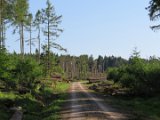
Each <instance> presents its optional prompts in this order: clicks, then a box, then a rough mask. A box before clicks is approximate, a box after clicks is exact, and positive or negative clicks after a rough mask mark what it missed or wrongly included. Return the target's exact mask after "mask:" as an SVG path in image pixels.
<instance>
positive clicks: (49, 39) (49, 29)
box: [48, 17, 50, 74]
mask: <svg viewBox="0 0 160 120" xmlns="http://www.w3.org/2000/svg"><path fill="white" fill-rule="evenodd" d="M49 32H50V21H49V17H48V73H49V74H50V33H49Z"/></svg>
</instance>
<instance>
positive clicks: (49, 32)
mask: <svg viewBox="0 0 160 120" xmlns="http://www.w3.org/2000/svg"><path fill="white" fill-rule="evenodd" d="M46 4H47V8H46V9H42V16H43V17H42V21H43V23H44V24H45V25H46V26H45V28H44V30H43V33H44V35H45V36H46V37H47V48H48V60H47V62H48V73H50V72H49V69H50V50H51V47H52V48H56V49H59V50H65V49H64V48H62V47H61V46H60V45H59V44H57V43H55V42H54V41H55V40H56V38H57V37H59V34H60V33H61V32H63V30H62V29H60V28H59V24H60V23H61V18H62V16H61V15H60V16H57V15H56V12H55V8H54V6H53V5H51V3H50V1H49V0H47V3H46Z"/></svg>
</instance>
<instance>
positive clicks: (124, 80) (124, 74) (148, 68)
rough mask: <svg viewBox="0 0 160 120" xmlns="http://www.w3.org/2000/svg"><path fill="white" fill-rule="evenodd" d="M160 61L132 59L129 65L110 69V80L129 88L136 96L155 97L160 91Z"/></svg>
mask: <svg viewBox="0 0 160 120" xmlns="http://www.w3.org/2000/svg"><path fill="white" fill-rule="evenodd" d="M159 76H160V61H159V60H157V61H145V60H143V59H141V58H139V57H133V58H130V62H129V64H128V65H125V66H121V67H119V68H110V69H109V70H108V78H109V79H113V80H114V82H119V83H120V84H121V85H122V86H123V87H125V88H129V89H130V92H131V93H133V94H136V95H154V94H156V93H159V91H160V88H159V86H160V77H159Z"/></svg>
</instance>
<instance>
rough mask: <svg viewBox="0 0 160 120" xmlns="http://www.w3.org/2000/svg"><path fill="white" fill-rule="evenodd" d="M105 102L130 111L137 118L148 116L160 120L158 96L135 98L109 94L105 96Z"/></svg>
mask: <svg viewBox="0 0 160 120" xmlns="http://www.w3.org/2000/svg"><path fill="white" fill-rule="evenodd" d="M106 102H107V103H110V104H111V105H113V106H115V107H117V108H123V109H125V110H129V111H131V112H132V113H133V114H134V115H135V116H136V117H137V118H139V120H141V119H144V118H150V119H151V120H160V97H153V98H138V97H137V98H136V97H134V98H133V97H130V98H129V97H120V96H119V97H118V96H111V97H108V98H106Z"/></svg>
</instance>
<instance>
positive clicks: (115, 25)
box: [7, 0, 160, 58]
mask: <svg viewBox="0 0 160 120" xmlns="http://www.w3.org/2000/svg"><path fill="white" fill-rule="evenodd" d="M29 1H30V11H32V12H33V13H35V12H36V11H37V10H38V9H41V8H44V7H45V6H46V5H45V3H46V0H38V1H37V0H29ZM50 1H51V2H52V3H53V4H54V6H55V8H56V12H57V14H58V15H63V19H62V24H61V27H62V28H63V29H64V32H63V33H62V34H61V36H60V37H59V38H58V39H57V42H58V43H59V44H61V45H62V46H63V47H65V48H67V49H68V53H67V54H71V55H80V54H88V55H91V54H92V55H93V56H95V57H97V56H98V55H102V56H104V55H107V56H109V55H114V56H122V57H124V58H128V57H129V56H130V55H131V53H132V50H133V49H134V47H137V48H138V50H139V51H140V52H141V56H142V57H144V58H148V57H149V56H153V55H156V56H160V31H159V32H153V31H152V30H151V29H150V26H151V25H153V24H155V23H154V22H151V21H150V20H149V17H148V11H147V10H145V7H147V6H148V3H149V0H50ZM10 37H12V39H15V40H16V39H17V37H18V36H13V35H10V36H9V38H8V39H10ZM15 40H12V42H10V41H8V42H7V45H8V46H9V47H8V49H9V50H10V51H13V49H14V50H16V51H19V44H18V42H15ZM13 41H14V42H13ZM26 49H28V47H27V46H26ZM53 51H55V52H58V51H56V50H53ZM58 53H62V54H66V53H63V52H58Z"/></svg>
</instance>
